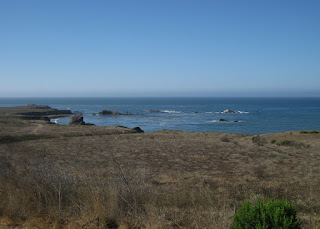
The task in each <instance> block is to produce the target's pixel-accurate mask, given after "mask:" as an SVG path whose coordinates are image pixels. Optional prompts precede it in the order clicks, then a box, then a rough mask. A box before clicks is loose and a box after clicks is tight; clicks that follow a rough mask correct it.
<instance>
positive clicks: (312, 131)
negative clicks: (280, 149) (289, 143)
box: [300, 130, 319, 134]
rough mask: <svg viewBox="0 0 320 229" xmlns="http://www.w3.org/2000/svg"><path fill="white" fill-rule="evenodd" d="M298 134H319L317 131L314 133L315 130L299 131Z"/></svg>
mask: <svg viewBox="0 0 320 229" xmlns="http://www.w3.org/2000/svg"><path fill="white" fill-rule="evenodd" d="M300 134H319V131H316V130H311V131H300Z"/></svg>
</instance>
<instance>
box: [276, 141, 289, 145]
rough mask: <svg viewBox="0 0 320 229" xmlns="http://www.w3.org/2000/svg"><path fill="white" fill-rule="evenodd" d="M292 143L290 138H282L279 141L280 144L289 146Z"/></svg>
mask: <svg viewBox="0 0 320 229" xmlns="http://www.w3.org/2000/svg"><path fill="white" fill-rule="evenodd" d="M290 144H291V141H289V140H282V141H280V142H278V143H277V145H278V146H289V145H290Z"/></svg>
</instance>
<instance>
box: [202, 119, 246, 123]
mask: <svg viewBox="0 0 320 229" xmlns="http://www.w3.org/2000/svg"><path fill="white" fill-rule="evenodd" d="M211 122H219V123H238V122H242V121H240V120H227V121H220V120H211V121H207V122H206V123H211Z"/></svg>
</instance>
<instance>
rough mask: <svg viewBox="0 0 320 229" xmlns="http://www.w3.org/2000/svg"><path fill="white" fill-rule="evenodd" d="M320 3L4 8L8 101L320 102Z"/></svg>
mask: <svg viewBox="0 0 320 229" xmlns="http://www.w3.org/2000/svg"><path fill="white" fill-rule="evenodd" d="M319 12H320V1H318V0H314V1H312V0H310V1H309V0H308V1H303V0H300V1H296V0H255V1H248V0H226V1H222V0H219V1H214V0H210V1H205V0H199V1H196V0H193V1H190V0H145V1H143V0H101V1H99V0H92V1H91V0H90V1H88V0H86V1H81V0H54V1H49V0H48V1H43V0H28V1H26V0H0V97H61V96H70V97H104V96H120V97H122V96H123V97H127V96H222V97H225V96H231V97H236V96H244V97H247V96H250V97H251V96H252V97H261V96H271V97H272V96H285V97H287V96H289V97H290V96H320V26H319V25H320V13H319Z"/></svg>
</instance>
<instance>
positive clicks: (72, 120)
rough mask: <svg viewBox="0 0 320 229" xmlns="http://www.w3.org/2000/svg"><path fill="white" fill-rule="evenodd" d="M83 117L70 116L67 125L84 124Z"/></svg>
mask: <svg viewBox="0 0 320 229" xmlns="http://www.w3.org/2000/svg"><path fill="white" fill-rule="evenodd" d="M85 124H86V123H85V122H84V121H83V117H82V116H81V115H75V116H72V117H71V118H70V120H69V125H85Z"/></svg>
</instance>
